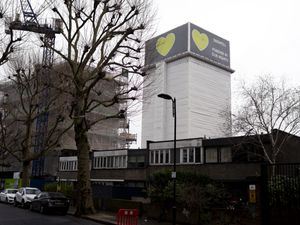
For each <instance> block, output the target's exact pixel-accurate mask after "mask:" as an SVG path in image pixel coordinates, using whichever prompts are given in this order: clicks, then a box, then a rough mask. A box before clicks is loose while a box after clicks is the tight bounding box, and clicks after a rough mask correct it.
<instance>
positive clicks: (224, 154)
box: [220, 147, 232, 162]
mask: <svg viewBox="0 0 300 225" xmlns="http://www.w3.org/2000/svg"><path fill="white" fill-rule="evenodd" d="M220 154H221V157H220V158H221V162H231V161H232V156H231V148H230V147H223V148H221V149H220Z"/></svg>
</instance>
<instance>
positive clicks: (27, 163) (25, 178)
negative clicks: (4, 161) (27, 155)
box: [22, 160, 30, 187]
mask: <svg viewBox="0 0 300 225" xmlns="http://www.w3.org/2000/svg"><path fill="white" fill-rule="evenodd" d="M22 169H23V171H22V187H28V186H29V185H30V184H29V169H30V161H27V160H25V161H23V162H22Z"/></svg>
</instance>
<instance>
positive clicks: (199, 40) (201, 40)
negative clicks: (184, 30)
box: [192, 29, 209, 51]
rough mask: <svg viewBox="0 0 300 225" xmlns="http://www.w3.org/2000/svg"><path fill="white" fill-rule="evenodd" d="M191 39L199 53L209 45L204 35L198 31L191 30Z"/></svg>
mask: <svg viewBox="0 0 300 225" xmlns="http://www.w3.org/2000/svg"><path fill="white" fill-rule="evenodd" d="M192 38H193V40H194V42H195V44H196V46H197V47H198V49H199V50H200V51H203V50H204V49H206V47H207V46H208V43H209V39H208V37H207V35H206V34H205V33H202V34H201V33H200V32H199V31H198V30H196V29H193V31H192Z"/></svg>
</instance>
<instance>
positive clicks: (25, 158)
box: [0, 56, 72, 186]
mask: <svg viewBox="0 0 300 225" xmlns="http://www.w3.org/2000/svg"><path fill="white" fill-rule="evenodd" d="M28 59H29V60H28ZM10 65H11V70H10V74H11V75H10V76H9V77H8V80H7V81H6V82H4V83H2V84H1V91H2V93H3V94H4V95H3V100H2V101H1V109H2V113H1V115H2V117H1V146H0V147H1V149H2V151H3V153H9V154H10V155H12V156H14V157H15V158H16V159H17V160H18V161H19V162H21V167H22V185H23V186H26V185H28V183H29V176H30V171H29V169H30V168H31V167H30V166H31V162H32V161H33V160H36V159H39V158H40V157H41V156H44V155H46V154H47V153H48V152H49V151H51V150H53V149H55V148H57V145H58V144H59V140H60V137H61V136H62V135H63V134H64V133H65V132H66V131H67V130H68V129H69V128H70V127H71V126H72V123H71V124H69V125H68V126H63V123H64V117H65V115H64V107H62V106H61V105H59V102H58V101H57V99H59V97H61V93H60V92H57V91H56V90H55V91H54V89H53V88H51V85H50V83H49V80H47V79H45V77H43V73H42V72H41V70H42V69H43V68H41V67H40V65H39V64H38V62H37V61H35V60H32V59H31V58H30V57H27V58H26V57H23V58H22V57H21V56H20V57H19V60H16V61H14V62H12V63H10ZM45 91H47V93H49V92H51V94H49V95H47V101H46V102H45V101H44V102H43V103H42V102H41V99H42V97H43V95H44V94H45ZM40 104H43V107H40ZM50 111H51V116H49V117H48V113H49V112H50ZM41 117H43V118H45V117H47V129H46V130H44V132H43V133H42V134H40V133H38V132H40V131H39V130H38V129H37V126H38V125H37V124H38V121H39V119H41ZM38 135H42V137H41V138H40V139H41V141H42V143H37V141H36V140H37V138H38ZM37 147H40V148H39V149H38V150H37V149H36V148H37Z"/></svg>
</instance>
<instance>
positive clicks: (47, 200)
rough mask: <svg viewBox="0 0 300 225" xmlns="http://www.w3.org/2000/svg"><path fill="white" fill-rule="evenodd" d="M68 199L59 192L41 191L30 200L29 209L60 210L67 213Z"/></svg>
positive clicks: (40, 210) (41, 211)
mask: <svg viewBox="0 0 300 225" xmlns="http://www.w3.org/2000/svg"><path fill="white" fill-rule="evenodd" d="M69 205H70V201H69V199H68V198H67V197H66V196H64V195H63V194H62V193H60V192H41V193H39V194H38V195H37V196H36V197H35V198H34V199H33V200H32V202H31V204H30V210H35V211H39V212H40V213H47V212H50V211H51V212H60V213H62V214H63V215H65V214H67V212H68V209H69Z"/></svg>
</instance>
